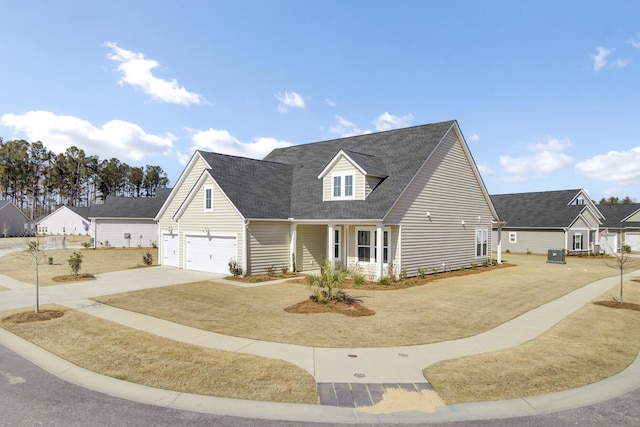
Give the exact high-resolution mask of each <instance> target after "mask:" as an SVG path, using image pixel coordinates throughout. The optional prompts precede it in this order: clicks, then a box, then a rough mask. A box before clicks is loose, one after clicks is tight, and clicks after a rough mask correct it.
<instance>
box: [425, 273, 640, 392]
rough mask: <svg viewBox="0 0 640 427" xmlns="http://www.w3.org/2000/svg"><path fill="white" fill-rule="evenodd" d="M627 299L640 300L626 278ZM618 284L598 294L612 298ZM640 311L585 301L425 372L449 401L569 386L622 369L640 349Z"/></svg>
mask: <svg viewBox="0 0 640 427" xmlns="http://www.w3.org/2000/svg"><path fill="white" fill-rule="evenodd" d="M624 286H625V300H629V301H636V302H640V286H639V285H638V284H637V283H635V284H634V283H632V282H626V284H625V285H624ZM618 292H619V286H618V287H616V288H614V289H612V290H611V291H610V292H607V293H606V294H605V295H602V297H601V298H599V300H605V301H606V300H611V295H618ZM638 330H640V312H638V311H634V310H625V309H615V308H609V307H603V306H600V305H596V304H589V305H587V306H585V307H583V308H582V309H580V310H579V311H577V312H576V313H575V314H573V315H571V316H569V317H567V318H566V319H564V320H563V321H561V322H560V323H558V324H557V325H556V326H554V327H553V328H552V329H550V330H549V331H548V332H546V333H544V334H543V335H541V336H540V337H538V338H536V339H534V340H531V341H529V342H527V343H525V344H522V345H519V346H517V347H513V348H510V349H507V350H502V351H496V352H491V353H485V354H481V355H477V356H469V357H464V358H460V359H453V360H448V361H444V362H440V363H437V364H435V365H433V366H430V367H428V368H426V369H425V370H424V374H425V377H426V378H427V380H429V382H430V383H431V384H432V385H433V387H434V388H435V390H436V391H437V393H438V394H439V395H440V397H442V398H443V399H444V401H445V402H447V403H448V404H453V403H462V402H479V401H486V400H502V399H512V398H516V397H524V396H534V395H538V394H544V393H551V392H556V391H562V390H568V389H571V388H575V387H580V386H583V385H586V384H591V383H594V382H597V381H600V380H603V379H605V378H608V377H610V376H612V375H615V374H617V373H618V372H620V371H622V370H624V369H625V368H626V367H627V366H629V364H631V362H633V360H634V359H635V357H636V356H637V355H638V352H639V351H640V334H638Z"/></svg>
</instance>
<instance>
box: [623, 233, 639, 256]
mask: <svg viewBox="0 0 640 427" xmlns="http://www.w3.org/2000/svg"><path fill="white" fill-rule="evenodd" d="M624 243H625V245H629V246H631V250H632V251H634V252H637V251H640V233H627V234H625V236H624Z"/></svg>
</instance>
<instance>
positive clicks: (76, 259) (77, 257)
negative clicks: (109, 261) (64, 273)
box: [67, 252, 84, 277]
mask: <svg viewBox="0 0 640 427" xmlns="http://www.w3.org/2000/svg"><path fill="white" fill-rule="evenodd" d="M82 258H84V255H82V254H81V253H80V252H74V253H73V254H71V256H70V257H69V259H68V260H67V262H68V263H69V267H71V274H73V276H74V277H78V271H80V268H81V266H82Z"/></svg>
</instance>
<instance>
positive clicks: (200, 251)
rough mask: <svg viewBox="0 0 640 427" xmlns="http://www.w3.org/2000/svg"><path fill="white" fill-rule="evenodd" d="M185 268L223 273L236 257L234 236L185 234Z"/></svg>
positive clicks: (226, 271) (227, 270)
mask: <svg viewBox="0 0 640 427" xmlns="http://www.w3.org/2000/svg"><path fill="white" fill-rule="evenodd" d="M186 240H187V243H186V246H185V249H186V250H185V261H186V262H185V268H186V269H188V270H198V271H209V272H211V273H221V274H225V273H228V272H229V260H231V259H236V248H237V243H236V237H235V236H188V235H187V236H186Z"/></svg>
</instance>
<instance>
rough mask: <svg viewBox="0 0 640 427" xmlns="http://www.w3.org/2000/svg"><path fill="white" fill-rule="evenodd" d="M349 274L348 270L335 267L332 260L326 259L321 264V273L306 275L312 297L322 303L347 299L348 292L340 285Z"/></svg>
mask: <svg viewBox="0 0 640 427" xmlns="http://www.w3.org/2000/svg"><path fill="white" fill-rule="evenodd" d="M347 274H348V272H347V270H344V269H336V268H333V267H332V266H331V262H330V261H328V260H324V261H323V262H322V264H321V265H320V274H309V275H307V276H306V277H305V281H306V282H307V285H308V286H309V289H311V291H312V294H311V297H310V298H311V299H312V300H313V301H317V302H322V303H327V302H329V301H332V300H333V301H339V299H338V298H340V300H344V299H346V297H345V295H346V294H345V293H344V292H343V291H341V290H340V287H341V286H342V284H343V283H344V281H345V280H346V278H347Z"/></svg>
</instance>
